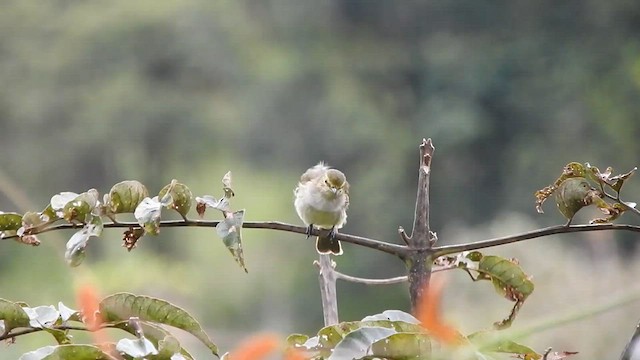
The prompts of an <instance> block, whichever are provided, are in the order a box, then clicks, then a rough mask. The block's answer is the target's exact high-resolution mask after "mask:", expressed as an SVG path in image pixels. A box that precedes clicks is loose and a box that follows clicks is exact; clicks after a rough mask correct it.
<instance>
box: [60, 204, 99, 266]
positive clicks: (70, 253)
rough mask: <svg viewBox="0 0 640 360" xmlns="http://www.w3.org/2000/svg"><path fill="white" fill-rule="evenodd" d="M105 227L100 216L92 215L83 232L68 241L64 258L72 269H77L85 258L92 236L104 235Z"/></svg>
mask: <svg viewBox="0 0 640 360" xmlns="http://www.w3.org/2000/svg"><path fill="white" fill-rule="evenodd" d="M103 227H104V225H103V223H102V218H101V217H100V216H95V215H92V217H91V221H90V222H88V223H86V224H85V226H84V227H83V228H82V230H80V231H78V232H76V233H75V234H73V236H71V238H70V239H69V241H67V245H66V251H65V253H64V258H65V260H66V261H67V264H69V265H70V266H71V267H76V266H78V265H80V264H81V263H82V261H83V260H84V258H85V248H86V246H87V242H88V241H89V239H90V238H91V237H92V236H95V237H98V236H100V234H102V229H103Z"/></svg>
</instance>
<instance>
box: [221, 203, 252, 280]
mask: <svg viewBox="0 0 640 360" xmlns="http://www.w3.org/2000/svg"><path fill="white" fill-rule="evenodd" d="M226 215H227V217H226V218H225V219H224V220H222V221H220V222H219V223H218V225H217V226H216V231H217V233H218V236H219V237H220V238H222V241H223V242H224V245H225V246H226V247H227V249H229V251H230V252H231V255H233V258H234V259H235V260H236V262H237V263H238V264H239V265H240V266H241V267H242V268H243V269H244V271H245V272H248V271H247V267H246V266H245V264H244V255H243V252H242V232H241V230H242V221H243V218H244V210H238V211H236V212H234V213H226Z"/></svg>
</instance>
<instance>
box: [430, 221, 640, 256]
mask: <svg viewBox="0 0 640 360" xmlns="http://www.w3.org/2000/svg"><path fill="white" fill-rule="evenodd" d="M601 230H626V231H633V232H640V226H636V225H627V224H594V225H571V226H565V225H556V226H551V227H547V228H543V229H537V230H532V231H528V232H525V233H522V234H516V235H509V236H503V237H499V238H493V239H487V240H481V241H476V242H472V243H466V244H459V245H445V246H435V247H433V249H432V250H433V252H434V253H433V256H434V257H438V256H443V255H449V254H454V253H459V252H463V251H471V250H478V249H484V248H488V247H493V246H498V245H504V244H510V243H513V242H518V241H522V240H528V239H534V238H539V237H543V236H548V235H553V234H565V233H574V232H583V231H601Z"/></svg>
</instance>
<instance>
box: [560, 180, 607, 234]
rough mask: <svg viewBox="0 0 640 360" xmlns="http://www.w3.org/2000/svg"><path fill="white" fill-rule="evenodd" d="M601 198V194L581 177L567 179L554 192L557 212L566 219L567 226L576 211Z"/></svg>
mask: <svg viewBox="0 0 640 360" xmlns="http://www.w3.org/2000/svg"><path fill="white" fill-rule="evenodd" d="M601 197H602V194H601V193H600V192H599V191H598V190H596V189H595V188H593V187H592V186H591V185H590V184H589V182H588V181H587V179H585V178H583V177H572V178H568V179H566V180H564V181H563V182H562V183H561V184H560V186H559V187H558V189H557V190H556V204H557V205H558V210H559V211H560V212H561V213H562V215H564V217H565V218H567V224H566V225H567V226H568V225H570V224H571V220H573V217H574V215H575V214H576V213H577V212H578V210H580V209H582V208H583V207H585V206H588V205H591V204H592V203H593V202H594V201H597V200H600V198H601Z"/></svg>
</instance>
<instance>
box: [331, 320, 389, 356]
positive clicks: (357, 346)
mask: <svg viewBox="0 0 640 360" xmlns="http://www.w3.org/2000/svg"><path fill="white" fill-rule="evenodd" d="M395 333H396V331H395V330H393V329H388V328H383V327H363V328H360V329H358V330H355V331H352V332H350V333H349V334H347V336H345V337H344V339H342V340H341V341H340V342H339V343H338V345H336V347H335V348H334V349H333V352H332V353H331V355H330V356H329V357H328V359H327V360H343V359H360V358H362V357H363V356H365V355H368V354H370V351H369V350H370V348H371V346H372V345H373V344H374V343H375V342H377V341H379V340H382V339H384V338H386V337H389V336H391V335H393V334H395Z"/></svg>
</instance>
